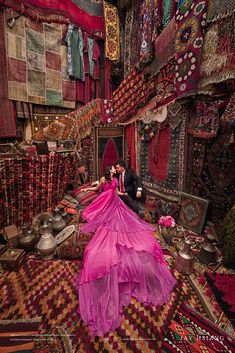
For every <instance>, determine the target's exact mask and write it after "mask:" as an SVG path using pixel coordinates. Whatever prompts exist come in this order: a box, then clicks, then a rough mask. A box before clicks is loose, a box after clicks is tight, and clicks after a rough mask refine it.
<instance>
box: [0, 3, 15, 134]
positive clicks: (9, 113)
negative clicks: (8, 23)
mask: <svg viewBox="0 0 235 353" xmlns="http://www.w3.org/2000/svg"><path fill="white" fill-rule="evenodd" d="M6 67H7V62H6V47H5V33H4V16H3V10H2V9H0V68H1V70H0V82H1V85H0V138H1V137H15V136H16V120H15V112H14V107H13V103H12V102H11V101H9V100H8V85H7V83H8V80H7V71H6V70H4V68H6Z"/></svg>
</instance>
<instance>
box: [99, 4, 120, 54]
mask: <svg viewBox="0 0 235 353" xmlns="http://www.w3.org/2000/svg"><path fill="white" fill-rule="evenodd" d="M103 4H104V18H105V31H106V38H105V55H106V58H108V59H109V60H118V59H119V56H120V44H119V43H120V31H119V17H118V9H117V7H116V6H113V5H112V4H110V3H108V2H107V1H104V2H103Z"/></svg>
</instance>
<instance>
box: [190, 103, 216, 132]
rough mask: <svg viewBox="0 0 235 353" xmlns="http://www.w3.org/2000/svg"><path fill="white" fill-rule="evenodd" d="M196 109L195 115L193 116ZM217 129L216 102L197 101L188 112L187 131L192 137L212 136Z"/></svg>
mask: <svg viewBox="0 0 235 353" xmlns="http://www.w3.org/2000/svg"><path fill="white" fill-rule="evenodd" d="M194 111H196V116H194V113H193V112H194ZM218 129H219V110H218V102H204V101H197V102H196V107H195V110H194V109H193V111H192V114H190V123H189V129H188V131H189V133H190V134H191V135H193V136H194V137H199V138H213V137H215V136H216V135H217V132H218Z"/></svg>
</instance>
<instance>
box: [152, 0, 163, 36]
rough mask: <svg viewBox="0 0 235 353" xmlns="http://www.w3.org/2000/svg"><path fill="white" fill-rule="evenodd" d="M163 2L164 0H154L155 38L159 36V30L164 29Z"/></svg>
mask: <svg viewBox="0 0 235 353" xmlns="http://www.w3.org/2000/svg"><path fill="white" fill-rule="evenodd" d="M163 3H164V0H154V20H153V26H154V27H153V36H152V39H153V40H155V39H156V38H157V37H158V34H159V32H160V31H161V30H162V19H163V7H164V6H163Z"/></svg>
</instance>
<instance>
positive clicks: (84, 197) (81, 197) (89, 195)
mask: <svg viewBox="0 0 235 353" xmlns="http://www.w3.org/2000/svg"><path fill="white" fill-rule="evenodd" d="M90 186H91V185H90V184H84V185H82V186H79V187H78V188H77V189H75V190H74V191H73V192H72V196H73V197H74V198H75V199H76V200H77V201H78V202H79V204H80V205H81V206H87V205H89V204H90V203H91V202H92V201H93V200H94V199H95V198H96V197H97V196H98V195H99V193H98V192H97V191H85V192H84V191H81V189H85V188H87V187H90Z"/></svg>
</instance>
